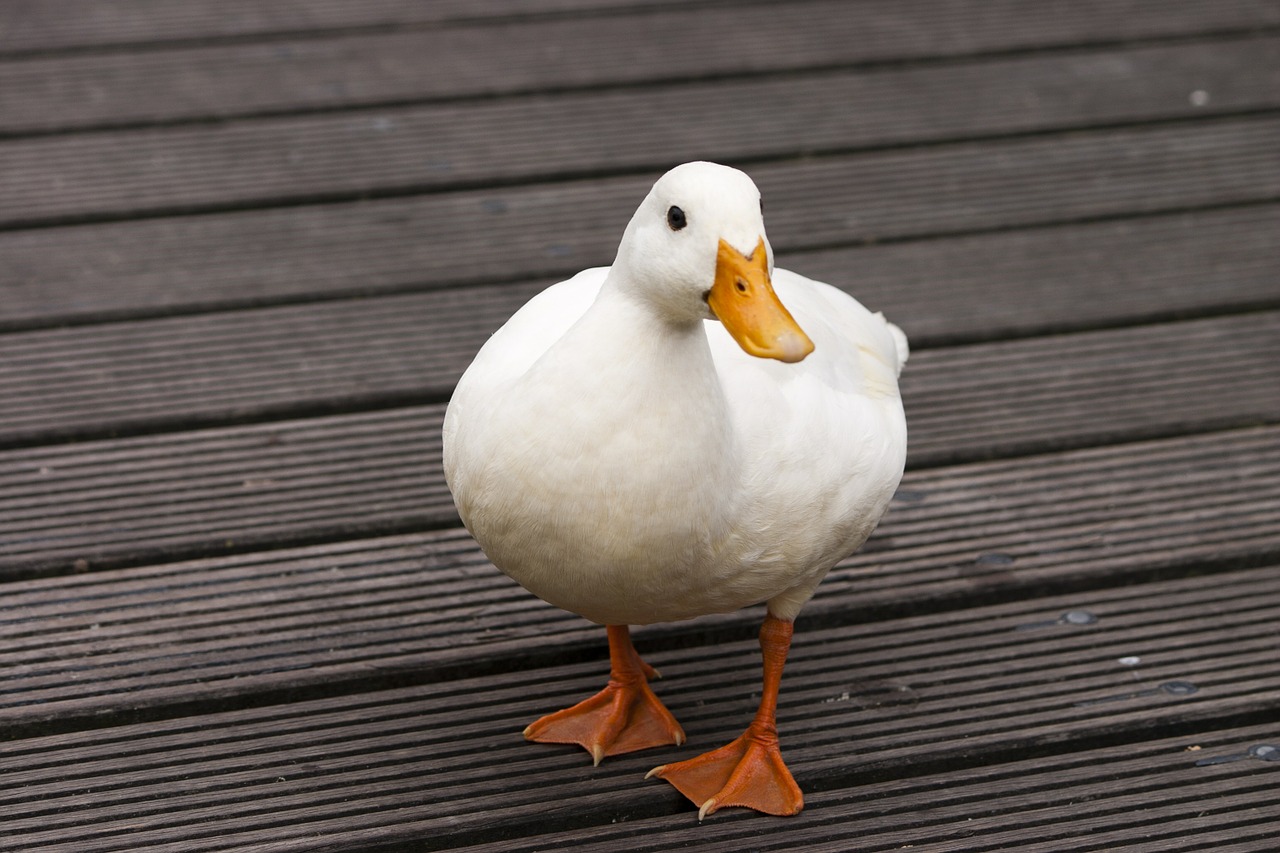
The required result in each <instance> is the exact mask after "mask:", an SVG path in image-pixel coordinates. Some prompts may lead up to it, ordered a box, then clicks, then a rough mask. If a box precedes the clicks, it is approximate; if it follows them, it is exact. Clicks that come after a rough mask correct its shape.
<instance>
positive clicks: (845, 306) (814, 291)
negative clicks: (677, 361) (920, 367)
mask: <svg viewBox="0 0 1280 853" xmlns="http://www.w3.org/2000/svg"><path fill="white" fill-rule="evenodd" d="M773 286H774V289H775V290H776V291H777V293H778V298H779V299H780V300H781V301H782V303H783V305H785V306H786V307H787V309H788V310H789V311H790V312H791V314H792V316H794V317H795V319H796V322H797V323H798V324H799V325H800V327H801V328H802V329H804V331H805V333H806V334H808V335H809V337H810V338H811V339H812V340H813V343H814V350H813V352H812V353H811V354H810V355H809V356H808V357H807V358H806V359H804V360H803V361H801V362H798V363H796V364H784V363H782V362H780V361H774V360H772V359H763V358H753V357H752V356H749V355H747V354H746V353H745V352H743V351H742V349H741V348H740V347H739V346H738V345H737V344H736V343H735V342H734V341H733V339H732V338H731V337H730V336H729V333H728V332H727V331H726V330H725V329H724V327H723V326H721V324H719V323H715V322H712V323H708V328H707V338H708V340H709V341H710V342H711V350H712V355H713V356H714V357H715V361H716V371H717V373H718V374H719V375H720V380H721V385H722V387H723V388H724V391H725V395H726V398H727V400H728V403H729V407H730V412H731V417H732V418H733V425H734V435H735V440H736V441H737V442H738V450H739V453H740V466H741V472H742V483H741V487H740V490H741V491H740V494H741V497H742V505H741V506H740V508H739V510H738V516H739V518H740V519H741V524H740V525H739V527H738V531H739V538H740V539H741V542H740V543H738V544H737V546H736V547H737V548H738V549H739V551H741V552H742V553H743V554H745V555H749V556H750V561H751V562H753V564H754V565H756V566H758V567H759V570H760V571H767V572H773V573H774V574H775V576H777V577H784V576H785V577H787V578H789V580H788V583H789V584H790V588H789V589H788V590H787V591H786V592H784V593H783V594H782V595H780V596H778V597H776V598H774V599H772V600H771V602H770V607H771V608H772V609H773V612H774V613H776V614H779V615H781V616H784V617H786V616H789V615H794V613H796V612H798V611H799V608H800V606H801V605H802V604H803V603H804V601H805V600H807V599H808V597H809V595H810V594H812V591H813V589H814V587H815V586H816V584H817V583H818V581H819V580H821V578H822V575H823V574H825V573H826V571H827V569H828V568H829V567H830V566H831V565H833V564H834V563H835V562H836V561H837V560H839V559H841V558H842V557H844V556H846V555H847V554H849V553H850V552H851V551H853V550H854V549H855V548H857V547H858V546H859V545H861V544H862V542H863V541H864V540H865V539H866V537H867V535H868V534H869V533H870V532H871V529H872V527H874V525H875V523H876V522H877V521H878V520H879V518H880V516H881V514H882V513H883V512H884V510H885V508H886V507H887V506H888V503H889V499H890V498H891V497H892V495H893V491H894V489H895V488H896V487H897V484H898V480H899V478H900V477H901V476H902V468H903V463H904V461H905V457H906V422H905V419H904V417H903V411H902V399H901V397H900V395H899V393H898V372H899V371H900V370H901V368H902V365H903V362H904V361H905V360H906V356H907V345H906V336H905V335H903V334H902V332H901V330H899V329H898V328H897V327H896V326H894V325H892V324H891V323H889V322H888V321H886V320H885V319H884V317H883V316H881V315H879V314H875V313H872V312H870V311H868V310H867V309H866V308H864V307H863V306H862V305H861V304H859V303H858V302H857V301H856V300H855V299H853V298H852V297H850V296H849V295H848V294H846V293H844V292H842V291H840V290H837V289H836V288H834V287H831V286H829V285H826V284H822V283H820V282H816V281H811V280H809V279H806V278H804V277H803V276H799V275H796V274H795V273H791V272H788V271H786V270H775V272H774V275H773ZM778 529H783V530H786V531H787V533H786V535H785V536H779V535H778V533H777V530H778ZM757 534H758V535H757ZM753 537H754V538H753ZM779 542H781V543H782V544H781V545H779V544H778V543H779ZM745 559H746V558H744V560H745Z"/></svg>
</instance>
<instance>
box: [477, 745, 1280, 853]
mask: <svg viewBox="0 0 1280 853" xmlns="http://www.w3.org/2000/svg"><path fill="white" fill-rule="evenodd" d="M1276 739H1277V730H1276V728H1275V727H1274V726H1269V725H1263V726H1258V727H1253V728H1245V729H1227V730H1225V731H1220V732H1212V733H1208V732H1206V733H1204V735H1198V734H1197V735H1184V736H1181V737H1173V738H1165V739H1161V740H1153V741H1148V742H1142V743H1136V744H1123V745H1120V746H1109V747H1102V748H1098V749H1092V750H1083V751H1081V752H1078V753H1070V754H1067V755H1052V756H1046V757H1038V758H1031V759H1024V760H1021V761H1015V762H1011V763H1009V764H997V765H992V766H983V767H978V768H972V769H964V770H951V771H944V772H941V773H937V774H930V775H928V776H926V777H923V778H912V779H904V780H894V781H876V782H869V783H867V784H863V785H857V786H851V787H840V788H837V789H834V790H824V791H820V792H817V793H815V794H812V795H810V796H807V797H806V802H805V813H804V817H803V818H801V819H799V820H798V821H796V822H795V823H798V824H803V825H799V826H796V825H789V824H788V825H783V826H781V827H779V826H770V827H768V830H769V832H768V835H767V836H766V835H762V834H761V831H760V827H759V825H758V823H755V822H753V821H752V820H751V819H750V817H749V816H746V815H737V814H723V815H722V816H719V817H717V818H715V823H714V824H712V825H704V826H691V825H690V824H689V821H688V818H687V816H685V815H677V816H662V817H655V818H640V819H638V820H629V821H627V822H626V823H625V824H624V825H622V826H617V827H603V826H597V827H593V830H594V831H591V832H590V833H589V834H588V833H587V832H584V831H583V829H581V828H579V829H575V830H571V831H568V832H564V831H562V832H536V830H535V834H532V835H528V836H526V837H523V838H510V839H495V840H493V841H488V842H486V843H484V844H483V846H482V847H476V848H471V847H468V848H464V849H483V850H486V851H494V853H499V851H501V853H517V851H533V850H568V849H572V850H575V851H590V850H610V849H615V850H616V849H618V846H619V845H626V848H627V849H628V850H635V851H647V850H673V849H678V848H679V847H681V846H685V845H687V846H695V845H696V846H697V849H699V850H707V851H738V850H742V849H745V848H748V847H749V848H750V849H752V850H777V849H796V848H799V847H801V846H803V849H805V850H813V851H833V853H835V851H847V850H850V849H857V850H859V851H888V850H901V849H904V848H909V849H912V850H925V851H943V850H946V851H958V850H965V851H980V850H981V851H995V850H999V851H1010V850H1025V851H1043V850H1044V849H1045V845H1047V844H1052V845H1055V846H1058V847H1060V849H1071V850H1084V849H1093V850H1102V849H1105V850H1108V851H1128V853H1138V851H1145V853H1157V851H1158V853H1175V851H1196V850H1215V851H1227V850H1231V851H1256V853H1266V851H1270V850H1271V845H1272V844H1274V835H1273V830H1274V827H1272V826H1271V825H1270V821H1269V820H1268V818H1267V815H1268V814H1269V813H1270V812H1272V811H1274V809H1275V806H1276V799H1275V794H1274V791H1275V784H1276V779H1275V774H1276V773H1277V772H1280V768H1278V767H1277V764H1276V762H1274V761H1264V760H1259V759H1257V758H1236V756H1247V755H1248V753H1249V751H1250V750H1251V749H1255V748H1259V747H1263V748H1265V747H1267V746H1272V745H1274V742H1275V740H1276ZM1268 754H1270V753H1268ZM1214 762H1220V763H1214ZM1118 780H1123V781H1122V782H1120V783H1119V784H1118V783H1117V782H1118ZM1082 803H1088V808H1087V809H1085V808H1081V804H1082ZM531 826H532V822H531ZM1029 827H1034V832H1028V828H1029ZM610 845H612V846H610ZM853 845H856V848H854V847H853ZM1099 845H1105V847H1104V846H1099Z"/></svg>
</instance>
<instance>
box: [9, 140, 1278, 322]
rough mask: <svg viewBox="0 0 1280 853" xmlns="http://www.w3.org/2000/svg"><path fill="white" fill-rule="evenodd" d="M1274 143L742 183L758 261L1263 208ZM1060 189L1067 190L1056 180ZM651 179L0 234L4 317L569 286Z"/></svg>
mask: <svg viewBox="0 0 1280 853" xmlns="http://www.w3.org/2000/svg"><path fill="white" fill-rule="evenodd" d="M1276 130H1277V124H1276V122H1275V120H1272V119H1264V120H1260V121H1257V122H1253V121H1243V122H1237V121H1231V122H1219V123H1213V124H1211V125H1207V126H1200V127H1192V128H1183V127H1176V128H1168V127H1162V128H1158V129H1153V130H1146V131H1113V132H1102V133H1097V134H1079V135H1072V136H1069V137H1064V138H1059V137H1052V138H1048V139H1030V140H1016V141H1008V142H1001V143H990V142H988V143H966V144H961V145H955V146H947V147H945V148H941V149H922V150H918V151H911V152H884V153H878V154H864V155H861V156H857V157H852V158H844V157H841V158H832V159H821V160H815V161H811V162H803V163H794V164H791V163H788V164H777V165H761V166H759V167H755V168H753V169H752V172H753V174H754V175H755V176H756V177H757V179H758V180H759V182H760V184H761V185H762V187H763V190H764V192H765V195H766V197H768V198H769V199H770V217H769V228H770V234H771V237H772V238H773V241H774V244H775V247H777V248H778V250H779V251H780V252H795V251H800V250H804V249H806V248H810V249H811V248H817V247H831V246H837V245H842V244H843V245H849V244H858V243H865V242H870V241H875V240H885V239H892V240H903V239H909V238H918V237H923V236H926V235H930V234H934V235H936V234H948V233H950V234H954V233H957V232H965V231H973V230H987V229H990V230H998V229H1005V228H1012V227H1018V226H1024V227H1025V226H1027V225H1036V224H1050V223H1054V222H1062V221H1063V220H1064V219H1067V220H1069V219H1077V218H1090V217H1109V216H1117V215H1124V214H1130V215H1132V214H1139V213H1153V212H1159V211H1162V210H1163V211H1169V210H1180V209H1185V208H1187V207H1194V206H1196V205H1200V204H1219V203H1221V204H1226V203H1230V202H1246V201H1258V200H1265V199H1267V198H1269V197H1271V196H1272V195H1274V194H1275V192H1276V190H1277V187H1275V186H1273V184H1276V183H1277V182H1280V168H1278V167H1277V166H1278V165H1280V164H1277V163H1276V162H1275V161H1276V160H1277V159H1280V155H1277V154H1276V153H1275V152H1276V151H1277V150H1280V147H1277V146H1273V145H1272V146H1269V145H1268V143H1270V142H1274V140H1273V139H1272V138H1271V137H1272V136H1274V135H1275V133H1276ZM1202 146H1207V147H1202ZM1116 151H1125V152H1126V156H1125V157H1124V158H1117V157H1116V156H1115V152H1116ZM1130 157H1132V158H1134V159H1133V162H1132V163H1131V162H1130V161H1129V158H1130ZM1071 175H1075V177H1076V179H1077V185H1075V186H1070V185H1067V184H1065V183H1064V182H1065V181H1067V179H1068V178H1069V177H1070V176H1071ZM651 178H652V176H646V177H644V178H613V179H605V180H597V181H590V182H587V181H580V182H570V183H562V184H554V185H546V186H534V187H518V188H517V187H512V188H504V189H492V190H488V191H482V192H455V193H444V194H440V195H431V196H425V197H419V198H410V199H389V200H382V201H378V202H363V203H353V204H333V205H316V206H308V207H302V208H286V209H279V210H266V211H248V212H240V213H234V214H219V215H210V216H195V217H180V218H172V219H164V220H154V221H143V222H126V223H112V224H106V225H94V226H81V227H74V228H59V229H38V230H34V231H23V232H12V233H3V234H0V257H4V258H5V259H6V262H7V263H8V265H9V269H10V270H11V271H12V278H11V281H10V291H11V294H10V298H9V299H7V300H6V303H7V304H14V305H16V306H17V308H16V309H14V310H16V311H17V312H18V316H19V317H23V316H25V317H27V318H31V317H32V316H33V315H35V316H40V315H42V314H43V315H44V316H46V317H49V318H50V320H52V319H54V318H57V317H61V316H65V314H66V313H68V312H70V313H72V314H77V313H90V314H92V313H94V312H100V311H103V310H113V308H114V307H115V306H140V305H152V304H154V305H156V306H159V307H161V308H164V307H166V306H167V307H169V308H178V307H188V308H189V307H197V306H208V305H217V304H219V303H224V302H226V301H227V300H238V301H241V302H244V301H254V300H259V299H280V298H283V297H293V298H298V297H300V296H301V295H303V294H305V293H308V292H312V290H314V291H315V292H328V293H335V292H337V293H352V292H365V291H367V290H371V289H373V290H388V289H396V288H404V287H408V286H413V285H415V284H417V283H425V284H427V285H435V284H443V283H454V284H460V283H467V282H492V281H495V280H498V281H518V280H521V279H523V278H528V277H533V276H540V275H555V274H564V273H571V272H574V271H576V270H578V269H582V268H583V267H586V266H592V265H595V264H601V263H608V262H609V261H610V260H611V259H612V255H613V253H614V251H615V250H616V246H617V240H618V235H619V234H620V233H621V230H622V228H623V226H624V225H625V222H626V220H627V218H628V217H629V216H630V211H631V210H632V209H633V208H634V205H635V204H636V203H637V202H636V199H638V198H642V197H643V195H644V193H645V192H646V190H647V185H648V183H649V180H650V179H651ZM1260 216H1262V217H1266V216H1268V214H1267V213H1263V214H1260ZM566 223H571V224H572V225H571V227H570V226H569V225H567V224H566ZM228 246H234V247H236V248H235V251H234V252H228V250H227V247H228ZM1215 251H1216V250H1215ZM99 293H101V294H102V295H97V294H99ZM118 310H123V309H118ZM11 316H12V315H11ZM28 322H31V320H30V319H28Z"/></svg>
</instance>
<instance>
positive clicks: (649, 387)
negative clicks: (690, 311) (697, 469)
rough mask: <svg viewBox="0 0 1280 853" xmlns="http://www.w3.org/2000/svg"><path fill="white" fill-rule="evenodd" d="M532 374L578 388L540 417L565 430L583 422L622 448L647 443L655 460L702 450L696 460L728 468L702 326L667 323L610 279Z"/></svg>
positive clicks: (725, 429) (716, 384)
mask: <svg viewBox="0 0 1280 853" xmlns="http://www.w3.org/2000/svg"><path fill="white" fill-rule="evenodd" d="M528 378H530V379H532V380H533V381H534V383H535V384H542V383H545V384H546V386H547V387H552V386H554V387H558V388H572V389H574V391H573V394H574V398H573V399H572V400H562V403H563V404H564V405H566V406H567V407H568V408H569V411H563V412H559V413H551V412H546V411H544V412H542V415H543V416H545V417H548V418H551V419H553V420H556V421H560V422H562V423H563V424H564V425H565V428H566V429H568V430H570V431H572V429H573V427H574V425H575V424H576V423H583V424H587V423H589V424H590V425H591V427H592V429H593V430H594V431H595V432H594V434H595V435H596V436H599V435H605V436H607V437H608V440H609V441H610V442H612V443H615V444H616V445H618V446H619V447H627V445H629V444H630V443H632V442H636V443H637V444H638V445H643V444H644V443H646V442H647V443H648V448H649V453H650V454H651V455H652V456H653V457H654V458H655V462H658V463H659V464H663V463H664V461H667V462H670V463H671V464H677V465H681V464H690V463H691V460H690V459H686V458H682V457H683V456H686V455H690V456H691V455H701V456H702V457H704V458H703V461H702V463H701V464H704V465H710V466H712V467H718V466H720V465H727V464H729V463H730V461H731V459H732V454H733V453H734V452H735V446H734V440H733V431H732V425H731V423H730V420H729V408H728V405H727V403H726V401H725V396H724V389H723V388H722V386H721V384H720V378H719V376H718V374H717V373H716V367H715V362H714V361H713V360H712V357H711V348H710V346H709V345H708V343H707V337H706V331H705V329H704V328H703V322H702V321H701V320H693V321H691V322H687V323H676V322H672V321H670V320H669V319H667V318H664V317H662V316H660V315H659V313H658V312H657V311H656V310H654V309H653V307H652V306H649V305H646V304H645V303H644V302H643V301H642V300H641V299H638V298H637V297H636V296H635V295H634V294H633V293H632V292H631V291H630V290H629V289H628V288H627V287H625V286H619V283H618V282H617V281H616V280H612V279H611V280H606V282H605V284H604V285H603V287H602V288H601V290H600V294H599V296H598V297H597V298H596V301H595V302H594V303H593V304H592V305H591V307H590V308H589V309H588V310H587V312H586V313H585V314H584V315H583V316H582V318H581V319H580V320H579V321H578V323H576V324H575V325H574V327H573V328H572V329H570V330H569V332H568V333H566V334H565V336H564V337H563V338H562V339H561V340H560V341H559V342H558V343H557V344H555V345H554V346H552V347H551V349H549V350H548V351H547V353H546V354H545V355H544V356H543V358H542V359H540V360H539V362H538V364H537V365H535V366H534V368H533V370H531V371H530V374H529V376H528ZM575 410H576V411H575ZM686 450H687V451H688V453H687V454H686V453H685V452H684V451H686ZM628 452H630V453H638V452H639V449H638V447H634V448H629V451H628Z"/></svg>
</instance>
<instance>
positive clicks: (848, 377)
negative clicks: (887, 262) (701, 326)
mask: <svg viewBox="0 0 1280 853" xmlns="http://www.w3.org/2000/svg"><path fill="white" fill-rule="evenodd" d="M773 287H774V290H775V291H776V292H777V294H778V298H779V299H780V300H781V301H782V304H783V305H785V306H786V307H787V310H788V311H790V312H791V315H792V316H793V317H795V319H796V322H797V323H799V325H800V327H801V328H802V329H804V331H805V333H806V334H808V335H809V337H810V338H811V339H812V340H813V344H814V352H813V354H811V355H810V356H809V357H808V358H806V359H805V360H804V361H802V362H800V363H799V364H798V365H788V364H782V363H780V362H776V361H771V360H769V359H758V358H752V357H751V356H749V355H747V354H746V353H744V352H743V351H742V349H741V348H740V347H738V346H737V344H735V343H734V342H733V340H732V338H730V337H729V334H728V333H727V332H726V331H725V329H724V327H723V326H722V325H721V324H719V323H715V322H711V323H708V329H707V336H708V338H709V339H710V340H711V345H712V352H713V353H714V355H715V358H716V363H717V365H718V366H720V367H721V370H722V374H725V373H731V374H732V375H734V376H739V377H742V376H749V377H750V379H749V380H748V381H749V382H750V383H751V384H761V383H763V384H768V383H769V382H773V383H776V385H777V387H778V388H782V387H785V386H788V385H792V384H794V383H795V382H796V380H797V379H801V378H803V380H804V382H805V384H810V383H812V382H815V381H816V382H818V383H820V384H822V385H824V386H826V388H827V389H828V390H830V391H834V392H836V393H839V394H846V395H855V396H861V397H865V398H869V399H873V400H874V399H880V398H892V399H894V400H896V399H897V397H898V375H899V374H900V373H901V372H902V366H903V365H904V364H905V363H906V361H907V356H908V353H909V351H910V350H909V347H908V345H907V336H906V335H905V334H904V333H903V332H902V330H901V329H899V328H898V327H897V326H895V325H894V324H893V323H890V322H889V321H888V320H886V319H885V318H884V315H883V314H880V313H873V312H871V311H868V310H867V309H866V308H864V307H863V306H862V304H861V303H860V302H858V301H857V300H856V299H854V298H853V297H852V296H850V295H849V294H847V293H845V292H843V291H841V290H839V289H837V288H835V287H832V286H831V285H829V284H824V283H822V282H820V281H814V280H812V279H809V278H805V277H804V276H802V275H799V274H798V273H794V272H791V271H790V270H784V269H777V270H774V274H773Z"/></svg>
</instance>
